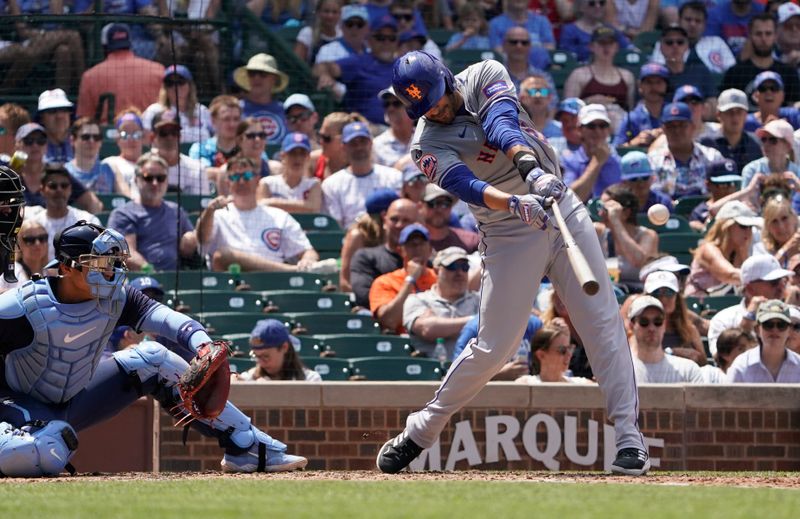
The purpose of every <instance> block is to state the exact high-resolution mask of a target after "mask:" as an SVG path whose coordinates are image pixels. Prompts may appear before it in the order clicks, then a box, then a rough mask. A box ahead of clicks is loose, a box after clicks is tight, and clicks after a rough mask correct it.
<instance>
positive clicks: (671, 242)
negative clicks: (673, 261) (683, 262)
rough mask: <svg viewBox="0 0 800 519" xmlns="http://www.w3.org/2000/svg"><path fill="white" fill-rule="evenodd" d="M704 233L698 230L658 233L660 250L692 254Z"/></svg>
mask: <svg viewBox="0 0 800 519" xmlns="http://www.w3.org/2000/svg"><path fill="white" fill-rule="evenodd" d="M702 238H703V235H702V234H700V233H697V232H667V233H664V234H659V235H658V250H660V251H662V252H667V253H669V254H676V253H678V254H680V253H683V254H690V253H691V251H692V250H694V249H696V248H697V244H698V242H699V241H700V240H701V239H702Z"/></svg>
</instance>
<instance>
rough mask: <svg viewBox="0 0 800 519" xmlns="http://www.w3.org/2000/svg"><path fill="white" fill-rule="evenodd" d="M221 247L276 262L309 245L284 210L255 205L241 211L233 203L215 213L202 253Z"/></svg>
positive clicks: (295, 222)
mask: <svg viewBox="0 0 800 519" xmlns="http://www.w3.org/2000/svg"><path fill="white" fill-rule="evenodd" d="M223 247H226V248H231V249H236V250H239V251H242V252H247V253H249V254H256V255H258V256H261V257H263V258H266V259H268V260H271V261H277V262H286V260H288V259H291V258H294V257H295V256H298V255H299V254H302V253H303V252H305V251H307V250H308V249H311V248H312V247H311V242H309V241H308V238H307V237H306V234H305V232H303V229H302V228H301V227H300V224H299V223H297V220H295V219H294V218H292V217H291V215H289V213H287V212H286V211H284V210H283V209H278V208H277V207H267V206H264V205H258V206H256V207H255V208H254V209H248V210H247V211H240V210H239V209H237V208H236V206H235V205H233V203H230V204H228V205H227V208H226V209H220V210H218V211H216V212H215V213H214V227H213V230H212V231H211V238H210V239H209V242H208V245H207V248H206V250H204V253H206V254H209V255H211V254H214V252H215V251H216V250H218V249H221V248H223Z"/></svg>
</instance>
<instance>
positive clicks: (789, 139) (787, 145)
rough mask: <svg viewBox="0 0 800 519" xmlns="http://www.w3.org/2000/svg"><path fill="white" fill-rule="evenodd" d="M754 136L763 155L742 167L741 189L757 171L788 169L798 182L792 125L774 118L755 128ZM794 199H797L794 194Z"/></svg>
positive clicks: (769, 172)
mask: <svg viewBox="0 0 800 519" xmlns="http://www.w3.org/2000/svg"><path fill="white" fill-rule="evenodd" d="M756 137H758V138H759V139H760V140H761V150H762V151H763V152H764V156H763V157H762V158H760V159H757V160H754V161H753V162H751V163H749V164H747V165H746V166H745V167H744V168H743V169H742V189H743V190H744V189H745V188H747V187H748V186H749V185H750V182H751V181H752V180H753V177H755V176H756V175H757V174H758V173H761V174H763V175H766V176H774V175H783V174H784V172H787V171H788V172H791V173H792V174H793V176H794V179H793V180H794V181H795V184H798V183H799V182H798V181H797V179H798V178H800V164H798V163H797V160H798V158H799V157H798V155H797V150H796V147H797V143H796V142H795V139H794V129H793V128H792V125H791V124H789V123H788V122H786V121H784V120H783V119H774V120H772V121H770V122H768V123H767V124H765V125H764V126H763V127H762V128H759V129H758V130H756ZM787 176H788V175H787ZM789 178H791V177H789ZM795 189H796V188H795ZM794 200H795V201H796V200H797V198H796V195H795V198H794ZM796 203H797V202H795V206H796Z"/></svg>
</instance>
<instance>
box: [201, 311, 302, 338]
mask: <svg viewBox="0 0 800 519" xmlns="http://www.w3.org/2000/svg"><path fill="white" fill-rule="evenodd" d="M192 315H193V316H194V318H195V319H197V320H198V321H199V322H201V323H202V324H203V325H204V326H205V327H206V328H208V330H209V333H211V334H212V335H215V336H218V335H228V334H232V333H250V332H251V331H253V327H254V326H255V325H256V322H258V321H260V320H261V319H277V320H278V321H282V322H284V323H286V324H291V322H292V319H290V318H289V316H286V315H282V314H269V315H267V314H264V313H261V312H208V313H201V314H192Z"/></svg>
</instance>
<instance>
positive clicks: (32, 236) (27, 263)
mask: <svg viewBox="0 0 800 519" xmlns="http://www.w3.org/2000/svg"><path fill="white" fill-rule="evenodd" d="M47 242H48V234H47V229H45V228H44V226H42V224H41V223H39V222H35V221H33V220H25V221H23V222H22V225H21V226H20V228H19V234H18V235H17V247H19V251H18V252H17V261H16V263H15V264H14V275H15V276H16V277H17V283H8V282H7V281H6V280H5V278H4V277H2V276H0V294H2V293H3V292H5V291H6V290H10V289H12V288H16V287H18V286H19V285H20V284H22V283H24V282H26V281H28V280H29V279H31V278H32V277H33V275H34V274H40V273H41V272H42V271H43V270H44V267H45V265H47V262H48V257H47Z"/></svg>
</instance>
